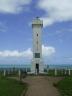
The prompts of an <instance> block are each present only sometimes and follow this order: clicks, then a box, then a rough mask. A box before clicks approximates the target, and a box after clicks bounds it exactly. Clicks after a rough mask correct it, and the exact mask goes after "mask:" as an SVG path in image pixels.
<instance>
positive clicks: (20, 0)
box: [0, 0, 31, 13]
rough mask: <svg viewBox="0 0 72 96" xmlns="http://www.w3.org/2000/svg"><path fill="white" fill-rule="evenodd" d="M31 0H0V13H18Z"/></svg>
mask: <svg viewBox="0 0 72 96" xmlns="http://www.w3.org/2000/svg"><path fill="white" fill-rule="evenodd" d="M30 2H31V0H0V13H19V12H21V11H22V10H23V9H24V5H28V4H30Z"/></svg>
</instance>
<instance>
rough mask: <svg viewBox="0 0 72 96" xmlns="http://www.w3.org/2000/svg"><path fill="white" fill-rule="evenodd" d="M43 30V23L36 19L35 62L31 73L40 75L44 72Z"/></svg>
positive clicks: (34, 24)
mask: <svg viewBox="0 0 72 96" xmlns="http://www.w3.org/2000/svg"><path fill="white" fill-rule="evenodd" d="M42 28H43V21H42V20H40V19H39V18H38V17H36V18H35V19H34V20H33V22H32V30H33V60H32V66H31V72H32V73H34V74H40V73H43V72H44V66H43V62H42V39H41V34H42Z"/></svg>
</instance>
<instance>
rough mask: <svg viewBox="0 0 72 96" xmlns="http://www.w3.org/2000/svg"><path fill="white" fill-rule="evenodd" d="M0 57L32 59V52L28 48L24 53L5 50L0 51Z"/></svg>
mask: <svg viewBox="0 0 72 96" xmlns="http://www.w3.org/2000/svg"><path fill="white" fill-rule="evenodd" d="M0 57H25V58H32V51H31V49H30V48H29V49H27V50H25V51H18V50H14V51H10V50H5V51H0Z"/></svg>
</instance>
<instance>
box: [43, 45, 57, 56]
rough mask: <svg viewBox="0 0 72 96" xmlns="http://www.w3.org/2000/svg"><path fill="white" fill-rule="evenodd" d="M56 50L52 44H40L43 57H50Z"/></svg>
mask: <svg viewBox="0 0 72 96" xmlns="http://www.w3.org/2000/svg"><path fill="white" fill-rule="evenodd" d="M55 52H56V50H55V48H54V47H52V46H44V45H42V53H43V56H44V57H46V56H47V57H51V56H53V55H54V54H55Z"/></svg>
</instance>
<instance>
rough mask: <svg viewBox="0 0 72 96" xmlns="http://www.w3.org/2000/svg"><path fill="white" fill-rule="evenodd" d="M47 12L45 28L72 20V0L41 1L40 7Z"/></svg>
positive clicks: (44, 17)
mask: <svg viewBox="0 0 72 96" xmlns="http://www.w3.org/2000/svg"><path fill="white" fill-rule="evenodd" d="M37 7H39V8H40V9H42V10H44V11H45V12H46V14H45V16H43V17H42V18H43V20H44V27H46V26H48V25H51V24H54V23H55V22H62V21H69V20H70V21H71V20H72V0H39V1H38V6H37Z"/></svg>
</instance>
